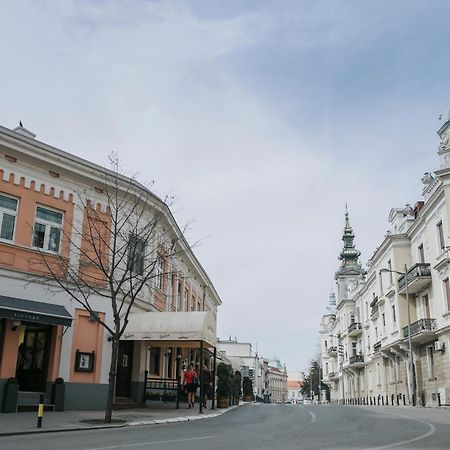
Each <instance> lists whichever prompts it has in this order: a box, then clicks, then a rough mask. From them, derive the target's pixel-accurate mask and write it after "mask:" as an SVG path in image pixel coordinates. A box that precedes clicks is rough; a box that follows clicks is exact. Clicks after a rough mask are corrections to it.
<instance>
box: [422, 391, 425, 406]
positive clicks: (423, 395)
mask: <svg viewBox="0 0 450 450" xmlns="http://www.w3.org/2000/svg"><path fill="white" fill-rule="evenodd" d="M421 396H422V406H425V392H424V391H422V395H421Z"/></svg>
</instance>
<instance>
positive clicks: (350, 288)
mask: <svg viewBox="0 0 450 450" xmlns="http://www.w3.org/2000/svg"><path fill="white" fill-rule="evenodd" d="M354 239H355V235H354V233H353V228H352V227H351V226H350V221H349V219H348V210H347V205H345V226H344V233H343V235H342V241H343V242H344V248H343V249H342V251H341V253H340V255H339V260H340V261H341V264H340V267H339V269H338V270H337V271H336V273H335V277H334V278H335V280H336V284H337V304H338V306H339V303H341V301H344V300H351V299H352V298H353V292H354V291H355V290H356V288H357V287H358V284H359V283H360V281H362V280H363V278H364V275H365V274H366V271H365V270H364V269H363V268H362V267H361V264H360V262H359V260H358V258H359V256H360V255H361V252H360V251H359V250H357V249H356V248H355V244H354Z"/></svg>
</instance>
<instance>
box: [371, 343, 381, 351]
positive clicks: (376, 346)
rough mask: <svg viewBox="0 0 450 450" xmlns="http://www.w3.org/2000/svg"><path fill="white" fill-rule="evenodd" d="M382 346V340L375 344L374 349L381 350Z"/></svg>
mask: <svg viewBox="0 0 450 450" xmlns="http://www.w3.org/2000/svg"><path fill="white" fill-rule="evenodd" d="M380 348H381V341H378V342H376V343H375V344H373V351H374V353H375V352H379V351H380Z"/></svg>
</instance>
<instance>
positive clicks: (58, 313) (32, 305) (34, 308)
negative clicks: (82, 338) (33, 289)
mask: <svg viewBox="0 0 450 450" xmlns="http://www.w3.org/2000/svg"><path fill="white" fill-rule="evenodd" d="M0 318H4V319H12V320H20V321H22V322H37V323H44V324H47V325H64V326H66V327H70V325H71V324H72V320H73V317H72V316H71V315H70V314H69V313H68V312H67V310H66V308H64V306H60V305H53V304H52V303H43V302H35V301H32V300H24V299H22V298H14V297H6V296H4V295H0Z"/></svg>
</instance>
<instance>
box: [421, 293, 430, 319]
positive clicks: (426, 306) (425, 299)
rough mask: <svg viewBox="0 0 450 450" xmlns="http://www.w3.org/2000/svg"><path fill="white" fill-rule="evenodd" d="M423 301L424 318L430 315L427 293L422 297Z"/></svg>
mask: <svg viewBox="0 0 450 450" xmlns="http://www.w3.org/2000/svg"><path fill="white" fill-rule="evenodd" d="M422 302H423V314H424V318H425V319H429V318H430V317H431V316H430V301H429V300H428V295H424V296H423V297H422Z"/></svg>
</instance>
